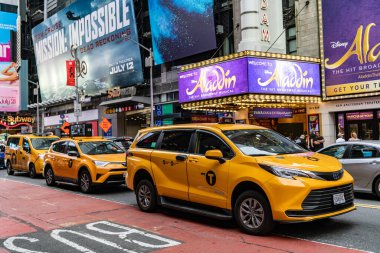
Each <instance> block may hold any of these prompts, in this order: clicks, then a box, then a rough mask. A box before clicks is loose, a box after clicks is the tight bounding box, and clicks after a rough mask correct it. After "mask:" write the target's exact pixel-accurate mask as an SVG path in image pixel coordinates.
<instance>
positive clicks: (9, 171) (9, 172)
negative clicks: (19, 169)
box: [7, 162, 14, 175]
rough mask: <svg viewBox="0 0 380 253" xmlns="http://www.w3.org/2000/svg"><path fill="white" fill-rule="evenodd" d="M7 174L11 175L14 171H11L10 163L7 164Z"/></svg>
mask: <svg viewBox="0 0 380 253" xmlns="http://www.w3.org/2000/svg"><path fill="white" fill-rule="evenodd" d="M7 174H8V175H13V174H14V171H13V169H12V164H11V163H10V162H7Z"/></svg>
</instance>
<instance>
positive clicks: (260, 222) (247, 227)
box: [234, 191, 275, 235]
mask: <svg viewBox="0 0 380 253" xmlns="http://www.w3.org/2000/svg"><path fill="white" fill-rule="evenodd" d="M234 217H235V220H236V222H237V224H238V226H239V228H240V229H241V230H242V231H244V232H245V233H248V234H252V235H266V234H268V233H270V232H271V231H272V230H273V228H274V225H275V223H274V221H273V217H272V211H271V208H270V205H269V202H268V200H267V199H266V198H265V196H264V195H263V194H262V193H260V192H258V191H245V192H243V193H241V194H240V195H239V197H238V198H237V200H236V202H235V206H234Z"/></svg>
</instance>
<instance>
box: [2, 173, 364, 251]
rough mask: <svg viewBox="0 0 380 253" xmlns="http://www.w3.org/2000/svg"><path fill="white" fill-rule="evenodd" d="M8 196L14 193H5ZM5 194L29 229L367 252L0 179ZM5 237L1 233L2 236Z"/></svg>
mask: <svg viewBox="0 0 380 253" xmlns="http://www.w3.org/2000/svg"><path fill="white" fill-rule="evenodd" d="M10 193H12V194H10ZM7 195H8V196H10V195H11V196H12V198H6V196H7ZM0 196H2V197H3V198H4V199H3V200H2V203H1V205H0V211H1V213H2V215H3V216H4V214H5V215H7V217H8V218H9V219H13V218H16V219H18V220H22V221H24V222H25V224H24V225H26V226H29V227H30V228H28V229H35V228H38V229H36V230H37V232H40V233H41V232H43V233H45V234H46V233H49V231H52V230H54V229H66V228H67V229H70V227H72V226H78V225H81V224H86V223H90V222H98V221H109V222H112V223H115V224H120V225H125V226H132V227H135V228H136V229H143V230H145V231H150V232H151V233H153V234H157V235H159V236H163V237H169V238H170V239H172V240H175V241H178V242H182V243H181V244H179V245H177V246H175V247H172V248H167V249H164V250H161V251H162V252H204V251H208V252H209V253H211V252H237V251H239V252H260V251H261V252H305V253H308V252H318V253H319V252H342V253H343V252H363V251H359V250H354V249H349V248H345V247H340V246H335V245H331V244H324V243H320V242H311V241H309V240H303V239H301V240H300V239H294V238H288V237H284V236H276V235H272V236H267V237H256V236H250V235H246V234H243V233H241V232H240V231H239V230H238V229H236V228H232V229H231V228H219V227H215V226H208V225H203V224H200V223H199V222H192V221H189V220H185V219H180V218H176V217H172V216H169V217H168V216H165V214H163V213H154V214H147V213H143V212H141V211H139V210H138V209H137V208H136V207H133V206H131V205H127V204H121V203H115V201H110V200H103V199H100V198H97V197H94V196H87V195H83V194H78V193H71V192H67V191H63V190H58V189H55V188H46V187H42V186H36V185H34V184H29V183H20V182H17V181H14V180H12V181H11V180H8V179H4V180H2V182H1V184H0ZM28 224H30V225H28ZM28 232H30V230H28V231H27V230H25V231H24V232H23V233H21V234H25V233H28ZM6 237H7V236H4V235H3V234H0V238H2V239H6Z"/></svg>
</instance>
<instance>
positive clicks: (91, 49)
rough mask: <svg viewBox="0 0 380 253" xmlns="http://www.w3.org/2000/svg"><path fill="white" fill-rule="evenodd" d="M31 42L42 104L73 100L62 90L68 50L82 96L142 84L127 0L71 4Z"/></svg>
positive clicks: (72, 89) (86, 0)
mask: <svg viewBox="0 0 380 253" xmlns="http://www.w3.org/2000/svg"><path fill="white" fill-rule="evenodd" d="M32 37H33V43H34V51H35V55H36V63H37V70H38V77H39V82H40V86H41V97H42V100H43V101H45V100H50V99H60V98H62V97H67V96H72V95H74V94H75V87H71V86H66V77H67V76H66V60H73V59H74V55H73V54H72V52H71V47H72V46H73V45H76V46H77V47H78V60H79V66H80V69H81V71H80V73H78V74H79V78H78V82H79V88H80V89H82V90H83V91H84V93H85V94H86V95H89V96H91V95H96V94H99V93H101V92H102V91H105V90H107V89H109V88H113V87H116V86H118V87H125V86H129V85H133V84H137V83H141V82H142V81H143V73H142V66H141V55H140V48H139V45H138V44H137V43H136V42H137V41H138V37H137V30H136V20H135V15H134V7H133V1H132V0H108V1H91V0H83V1H76V2H75V3H73V4H71V5H70V6H68V7H66V8H64V9H63V10H61V11H59V12H58V13H56V14H55V15H53V16H51V17H50V18H49V19H47V20H46V21H44V22H43V23H41V24H39V25H38V26H36V27H35V28H33V30H32Z"/></svg>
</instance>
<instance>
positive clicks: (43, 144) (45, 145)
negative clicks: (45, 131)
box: [30, 138, 59, 150]
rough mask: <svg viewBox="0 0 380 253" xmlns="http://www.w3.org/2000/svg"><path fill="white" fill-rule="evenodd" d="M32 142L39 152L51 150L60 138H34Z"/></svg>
mask: <svg viewBox="0 0 380 253" xmlns="http://www.w3.org/2000/svg"><path fill="white" fill-rule="evenodd" d="M30 140H31V142H32V146H33V148H34V149H37V150H48V149H49V148H50V145H51V144H52V143H53V142H55V141H58V140H59V139H58V138H32V139H30Z"/></svg>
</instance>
